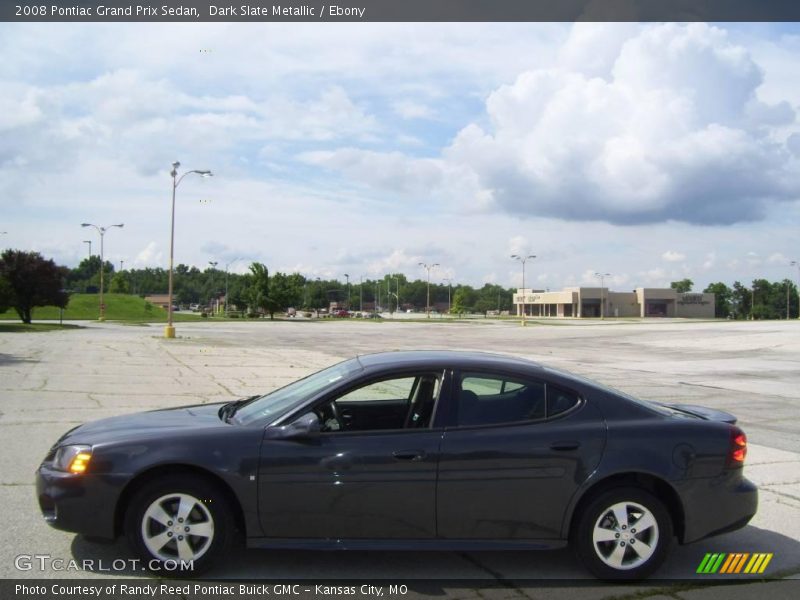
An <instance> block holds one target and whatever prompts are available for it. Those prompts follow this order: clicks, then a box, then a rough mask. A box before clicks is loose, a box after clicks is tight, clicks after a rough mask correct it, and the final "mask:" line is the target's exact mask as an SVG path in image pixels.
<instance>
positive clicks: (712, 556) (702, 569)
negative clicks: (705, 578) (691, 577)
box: [697, 552, 726, 573]
mask: <svg viewBox="0 0 800 600" xmlns="http://www.w3.org/2000/svg"><path fill="white" fill-rule="evenodd" d="M725 556H726V554H725V553H724V552H723V553H721V554H720V553H716V552H715V553H707V554H706V555H705V558H703V561H702V562H701V563H700V566H699V567H697V572H698V573H716V572H717V569H719V566H720V564H722V561H723V559H724V558H725Z"/></svg>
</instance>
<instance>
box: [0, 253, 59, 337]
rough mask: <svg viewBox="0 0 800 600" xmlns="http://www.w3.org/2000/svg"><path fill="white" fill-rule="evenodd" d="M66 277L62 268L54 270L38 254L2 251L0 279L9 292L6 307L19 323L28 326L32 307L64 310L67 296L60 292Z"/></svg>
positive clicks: (54, 266) (54, 264) (55, 266)
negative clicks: (13, 313) (17, 318)
mask: <svg viewBox="0 0 800 600" xmlns="http://www.w3.org/2000/svg"><path fill="white" fill-rule="evenodd" d="M68 273H69V270H68V269H67V268H66V267H59V266H57V265H56V263H54V262H53V261H52V260H46V259H45V258H44V257H42V255H41V254H39V253H38V252H24V251H21V250H6V251H5V252H3V254H2V255H0V277H2V278H4V279H5V280H6V281H7V282H8V285H9V286H10V288H11V302H9V304H10V305H11V306H13V307H14V310H16V311H17V314H18V315H19V318H20V319H21V320H22V322H23V323H30V322H31V318H32V317H31V313H32V311H33V309H34V307H36V306H58V307H60V308H65V307H66V306H67V302H69V295H68V294H67V293H66V292H65V291H64V289H63V288H64V280H65V279H66V277H67V274H68Z"/></svg>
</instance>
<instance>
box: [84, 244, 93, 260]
mask: <svg viewBox="0 0 800 600" xmlns="http://www.w3.org/2000/svg"><path fill="white" fill-rule="evenodd" d="M83 243H84V244H89V258H92V240H83Z"/></svg>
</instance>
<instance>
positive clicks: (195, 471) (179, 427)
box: [36, 351, 758, 579]
mask: <svg viewBox="0 0 800 600" xmlns="http://www.w3.org/2000/svg"><path fill="white" fill-rule="evenodd" d="M746 453H747V439H746V438H745V434H744V433H743V432H742V430H741V429H740V428H739V427H737V426H736V419H735V417H733V416H732V415H730V414H728V413H725V412H721V411H718V410H714V409H709V408H703V407H699V406H689V405H680V404H661V403H654V402H645V401H642V400H638V399H636V398H632V397H630V396H627V395H625V394H623V393H621V392H618V391H615V390H612V389H609V388H606V387H604V386H602V385H600V384H598V383H594V382H591V381H588V380H586V379H583V378H581V377H577V376H574V375H570V374H568V373H565V372H562V371H557V370H555V369H551V368H548V367H544V366H541V365H538V364H536V363H532V362H529V361H526V360H522V359H519V358H513V357H509V356H499V355H493V354H484V353H478V352H433V351H413V352H385V353H381V354H373V355H367V356H360V357H358V358H353V359H351V360H348V361H345V362H342V363H339V364H336V365H334V366H332V367H329V368H327V369H324V370H322V371H319V372H317V373H314V374H312V375H309V376H308V377H306V378H304V379H300V380H298V381H295V382H294V383H290V384H289V385H287V386H286V387H283V388H281V389H278V390H275V391H273V392H271V393H269V394H267V395H264V396H252V397H250V398H245V399H243V400H238V401H234V402H228V403H227V404H222V403H219V404H198V405H195V406H184V407H180V408H171V409H165V410H155V411H150V412H144V413H138V414H134V415H126V416H119V417H111V418H108V419H103V420H101V421H96V422H94V423H88V424H85V425H81V426H79V427H75V428H74V429H71V430H70V431H68V432H67V433H65V434H64V435H63V436H61V438H59V439H58V441H56V443H55V444H54V445H53V447H52V448H51V449H50V451H49V452H48V454H47V456H46V457H45V459H44V461H43V462H42V464H41V466H40V467H39V469H38V471H37V473H36V494H37V497H38V500H39V506H40V508H41V511H42V513H43V515H44V518H45V520H46V521H47V522H48V523H49V524H50V525H52V526H54V527H56V528H58V529H63V530H66V531H74V532H79V533H83V534H86V535H91V536H95V537H101V538H102V537H105V538H114V537H116V536H118V535H120V534H123V533H124V534H125V535H127V536H128V538H129V540H130V542H131V544H132V546H133V548H134V549H135V550H136V552H137V553H138V554H139V555H140V556H142V557H143V558H144V559H145V560H144V562H143V563H142V564H143V565H146V566H148V567H149V568H151V569H154V570H157V571H159V572H163V571H164V570H163V569H161V563H166V562H167V561H178V560H186V561H190V560H191V561H194V562H193V564H194V571H193V573H194V574H199V573H201V572H202V571H203V570H204V569H207V568H208V567H210V566H211V565H212V564H213V563H214V562H215V561H217V560H219V559H222V558H224V557H225V556H227V555H228V554H229V551H230V547H231V544H232V542H233V541H234V540H235V539H239V537H238V536H237V535H236V534H237V533H240V534H241V537H242V538H243V539H244V540H246V542H247V544H248V546H250V547H257V548H281V549H286V548H292V549H306V550H310V549H346V548H357V549H362V550H365V549H368V550H389V549H405V550H408V549H412V548H413V549H438V550H442V549H448V550H490V549H500V548H502V549H526V550H530V549H544V548H558V547H562V546H564V545H566V544H567V543H569V544H571V545H572V547H573V548H574V549H575V551H576V553H577V554H578V556H579V557H580V558H581V559H582V561H583V562H584V564H585V565H586V566H587V568H588V569H589V570H590V571H591V572H592V573H594V574H595V575H596V576H598V577H600V578H604V579H638V578H642V577H646V576H648V575H650V574H651V573H653V572H654V571H655V570H656V569H657V568H658V566H659V565H660V564H661V563H662V562H663V561H664V559H665V557H666V556H667V553H668V551H669V548H670V546H671V544H672V542H673V539H675V538H677V539H678V541H679V542H681V543H689V542H694V541H696V540H700V539H703V538H705V537H709V536H713V535H717V534H720V533H724V532H727V531H733V530H735V529H739V528H741V527H744V526H745V525H746V524H747V523H748V521H749V520H750V519H751V518H752V516H753V515H754V514H755V512H756V507H757V503H758V492H757V490H756V487H755V486H754V485H753V484H752V483H750V481H748V480H747V479H746V478H745V477H744V476H743V465H744V460H745V455H746ZM303 559H304V560H305V561H313V556H304V557H303ZM172 564H175V563H172Z"/></svg>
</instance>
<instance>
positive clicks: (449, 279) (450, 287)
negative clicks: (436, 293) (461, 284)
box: [444, 277, 453, 316]
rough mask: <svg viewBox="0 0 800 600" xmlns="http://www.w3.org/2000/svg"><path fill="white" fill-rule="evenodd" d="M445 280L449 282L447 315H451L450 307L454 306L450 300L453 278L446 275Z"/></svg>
mask: <svg viewBox="0 0 800 600" xmlns="http://www.w3.org/2000/svg"><path fill="white" fill-rule="evenodd" d="M444 281H446V282H447V315H448V316H450V308H451V306H452V303H451V302H450V292H451V291H452V289H453V280H452V279H451V278H450V277H445V278H444Z"/></svg>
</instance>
